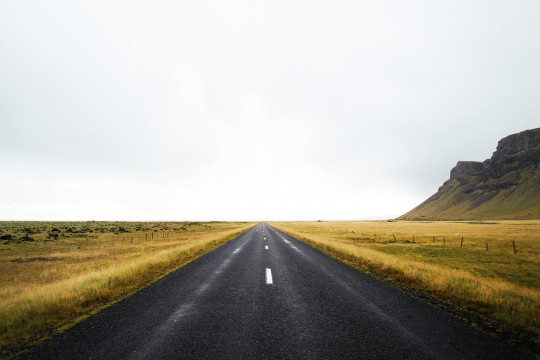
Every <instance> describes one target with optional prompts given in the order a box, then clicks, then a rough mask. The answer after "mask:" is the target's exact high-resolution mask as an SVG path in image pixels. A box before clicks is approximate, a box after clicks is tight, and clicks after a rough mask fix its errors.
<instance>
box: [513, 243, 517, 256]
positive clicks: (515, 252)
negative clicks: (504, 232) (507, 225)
mask: <svg viewBox="0 0 540 360" xmlns="http://www.w3.org/2000/svg"><path fill="white" fill-rule="evenodd" d="M512 245H514V255H516V254H517V251H516V243H515V242H514V240H512Z"/></svg>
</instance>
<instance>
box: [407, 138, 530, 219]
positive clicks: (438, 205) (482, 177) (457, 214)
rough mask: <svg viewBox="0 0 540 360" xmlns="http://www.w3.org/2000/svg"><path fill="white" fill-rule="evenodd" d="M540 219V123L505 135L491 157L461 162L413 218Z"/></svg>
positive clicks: (419, 207)
mask: <svg viewBox="0 0 540 360" xmlns="http://www.w3.org/2000/svg"><path fill="white" fill-rule="evenodd" d="M535 218H538V219H540V128H537V129H532V130H526V131H523V132H520V133H518V134H513V135H510V136H507V137H505V138H503V139H501V140H500V141H499V143H498V145H497V149H496V150H495V152H494V153H493V155H492V157H491V159H487V160H485V161H483V162H478V161H458V163H457V164H456V166H455V167H454V168H453V169H452V170H451V171H450V179H449V180H447V181H445V182H444V184H443V185H442V186H441V187H440V188H439V190H438V191H437V193H435V194H434V195H432V196H431V197H430V198H428V199H427V200H426V201H424V202H423V203H422V204H420V205H418V206H417V207H416V208H414V209H412V210H411V211H409V212H408V213H406V214H404V215H402V216H401V217H400V219H407V220H460V219H535Z"/></svg>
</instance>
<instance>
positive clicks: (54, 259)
mask: <svg viewBox="0 0 540 360" xmlns="http://www.w3.org/2000/svg"><path fill="white" fill-rule="evenodd" d="M62 260H64V259H62V258H58V257H33V258H28V259H15V260H12V262H15V263H29V262H35V261H62Z"/></svg>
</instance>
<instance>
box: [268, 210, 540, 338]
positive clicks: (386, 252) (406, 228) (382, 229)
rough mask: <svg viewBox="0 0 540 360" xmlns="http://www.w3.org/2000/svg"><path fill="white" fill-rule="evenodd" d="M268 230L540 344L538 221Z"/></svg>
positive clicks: (282, 225)
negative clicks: (528, 337) (517, 332)
mask: <svg viewBox="0 0 540 360" xmlns="http://www.w3.org/2000/svg"><path fill="white" fill-rule="evenodd" d="M271 225H272V226H275V227H276V228H278V229H280V230H282V231H284V232H287V233H288V234H290V235H292V236H294V237H296V238H298V239H300V240H302V241H304V242H306V243H308V244H310V245H311V246H313V247H315V248H317V249H319V250H321V251H323V252H326V253H328V254H329V255H331V256H334V257H336V258H338V259H340V260H342V261H344V262H346V263H349V264H351V265H352V266H355V267H357V268H359V269H363V270H367V271H369V272H372V273H374V274H378V275H379V276H382V277H384V278H385V279H387V280H389V281H391V282H393V283H396V284H401V285H405V286H406V287H407V288H412V289H419V290H420V291H424V290H426V291H427V292H428V293H429V294H431V295H433V296H434V297H435V298H438V299H440V300H441V301H443V302H446V303H449V304H450V305H452V306H458V307H460V308H463V309H465V310H472V311H475V312H478V313H480V314H483V315H486V316H487V317H488V318H492V319H496V320H497V323H498V324H500V323H502V324H508V325H510V327H511V328H512V329H521V330H524V331H525V332H526V333H528V334H529V335H531V334H532V336H533V338H536V341H538V340H540V221H538V220H536V221H489V222H403V221H399V222H386V221H384V222H382V221H381V222H374V221H373V222H275V223H271ZM462 238H463V242H462ZM514 245H515V252H514ZM521 330H519V331H521Z"/></svg>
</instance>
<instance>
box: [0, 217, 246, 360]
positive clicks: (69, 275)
mask: <svg viewBox="0 0 540 360" xmlns="http://www.w3.org/2000/svg"><path fill="white" fill-rule="evenodd" d="M254 225H255V224H254V223H223V222H211V223H193V222H191V223H190V222H184V223H172V222H167V223H147V222H141V223H133V222H0V319H2V321H1V322H0V357H3V356H6V355H7V354H13V353H14V352H16V351H18V350H20V349H21V348H22V347H24V346H25V345H26V344H27V343H30V342H35V341H36V340H39V339H40V338H43V337H44V336H46V335H48V334H52V333H53V332H54V331H58V329H59V328H60V327H62V326H64V327H66V326H69V325H72V324H73V323H75V322H76V321H79V320H81V319H83V318H84V317H85V316H87V315H89V314H91V313H92V312H95V311H96V310H98V309H100V308H103V307H104V306H106V305H107V304H110V303H114V301H117V300H118V299H121V298H123V297H125V296H127V295H129V294H131V293H133V292H134V291H136V290H138V289H140V288H142V287H144V286H146V285H148V284H149V283H151V282H152V281H154V280H156V279H158V278H160V277H161V276H163V275H165V274H167V273H169V272H170V271H172V270H175V269H177V268H178V267H180V266H182V265H185V264H186V263H188V262H190V261H192V260H193V259H195V258H197V257H199V256H201V255H203V254H205V253H207V252H209V251H211V250H213V249H215V248H216V247H218V246H220V245H222V244H224V243H225V242H227V241H228V240H230V239H233V238H234V237H236V236H237V235H239V234H240V233H242V232H244V231H246V230H247V229H249V228H251V227H253V226H254ZM60 330H61V329H60Z"/></svg>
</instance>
